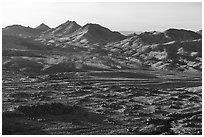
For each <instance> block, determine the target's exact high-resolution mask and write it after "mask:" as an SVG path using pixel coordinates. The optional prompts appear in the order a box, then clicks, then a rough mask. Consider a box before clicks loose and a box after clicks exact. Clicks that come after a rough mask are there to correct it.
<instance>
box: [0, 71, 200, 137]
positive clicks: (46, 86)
mask: <svg viewBox="0 0 204 137" xmlns="http://www.w3.org/2000/svg"><path fill="white" fill-rule="evenodd" d="M2 73H3V80H2V81H3V84H2V98H3V101H2V105H3V106H2V107H3V108H2V113H3V114H2V116H3V118H2V123H3V124H2V127H3V129H2V132H3V134H9V135H11V134H31V135H33V134H38V135H39V134H52V135H53V134H57V135H60V134H63V135H65V134H66V135H68V134H72V135H81V134H85V135H91V134H102V135H116V134H123V135H155V134H173V135H175V134H182V135H183V134H185V135H191V134H193V135H197V134H199V135H201V134H202V76H201V74H187V73H175V72H157V71H147V70H144V71H142V70H137V71H131V70H124V71H97V72H96V71H92V72H77V73H74V72H70V73H69V72H65V73H56V74H49V75H48V74H44V75H43V74H29V75H28V74H26V73H20V72H19V73H17V72H12V71H6V70H3V72H2Z"/></svg>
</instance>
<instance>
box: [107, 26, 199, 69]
mask: <svg viewBox="0 0 204 137" xmlns="http://www.w3.org/2000/svg"><path fill="white" fill-rule="evenodd" d="M106 49H107V50H110V51H111V53H112V55H114V56H120V55H122V56H126V58H127V59H128V60H131V61H135V62H140V63H141V64H143V65H146V66H148V67H149V68H151V69H163V70H169V69H170V70H179V71H187V70H192V71H201V69H202V36H201V35H200V34H197V33H196V32H193V31H187V30H177V29H169V30H166V31H164V32H156V31H154V32H144V33H141V34H139V35H135V36H132V37H130V38H127V39H125V40H123V41H119V42H115V43H109V44H108V45H106Z"/></svg>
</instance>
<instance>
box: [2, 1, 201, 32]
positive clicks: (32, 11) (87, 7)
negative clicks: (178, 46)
mask: <svg viewBox="0 0 204 137" xmlns="http://www.w3.org/2000/svg"><path fill="white" fill-rule="evenodd" d="M67 20H71V21H76V22H77V23H78V24H79V25H81V26H83V25H85V24H86V23H97V24H100V25H102V26H105V27H107V28H109V29H111V30H115V31H152V30H157V31H164V30H166V29H168V28H183V29H190V30H194V31H197V30H200V29H201V28H202V3H201V2H197V3H189V2H185V3H184V2H182V3H181V2H180V3H178V2H168V3H167V2H165V3H161V2H160V3H158V2H152V3H150V2H145V3H141V2H111V3H110V2H106V3H105V2H96V3H94V2H85V3H82V2H77V3H73V2H72V3H71V2H32V3H31V2H29V3H28V2H27V3H26V2H25V1H24V2H16V3H14V2H12V3H11V2H6V0H5V1H4V2H3V3H2V25H3V26H2V27H5V26H8V25H13V24H20V25H23V26H30V27H37V26H38V25H39V24H41V23H45V24H47V25H48V26H50V27H56V26H58V25H60V24H62V23H64V22H66V21H67Z"/></svg>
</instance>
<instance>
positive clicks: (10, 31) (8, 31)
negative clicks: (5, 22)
mask: <svg viewBox="0 0 204 137" xmlns="http://www.w3.org/2000/svg"><path fill="white" fill-rule="evenodd" d="M48 29H49V27H48V26H47V25H45V24H41V25H39V26H38V27H37V28H31V27H24V26H21V25H12V26H8V27H5V28H3V29H2V35H12V36H21V37H36V36H39V35H40V34H41V33H42V32H43V31H46V30H48Z"/></svg>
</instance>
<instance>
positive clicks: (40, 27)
mask: <svg viewBox="0 0 204 137" xmlns="http://www.w3.org/2000/svg"><path fill="white" fill-rule="evenodd" d="M36 29H38V30H42V31H46V30H48V29H50V27H49V26H48V25H45V24H44V23H41V24H40V25H39V26H37V27H36Z"/></svg>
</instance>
